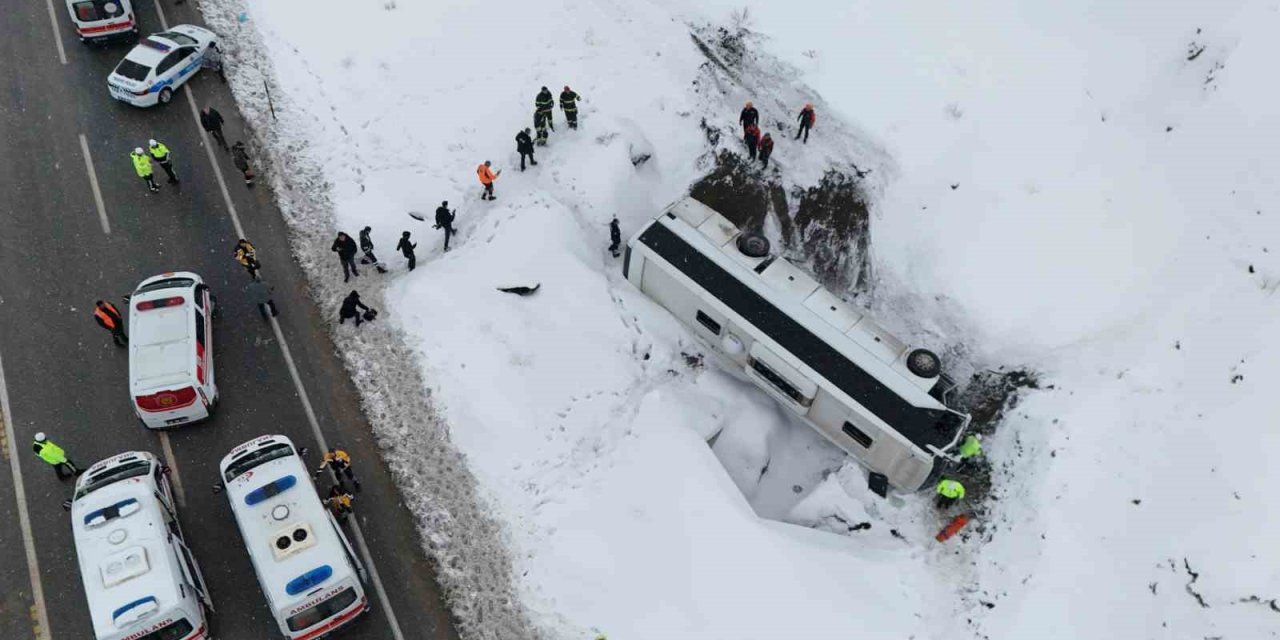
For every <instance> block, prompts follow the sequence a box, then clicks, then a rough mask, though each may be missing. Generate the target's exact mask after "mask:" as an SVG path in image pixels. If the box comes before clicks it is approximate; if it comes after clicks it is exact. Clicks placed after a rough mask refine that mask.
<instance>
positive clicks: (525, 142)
mask: <svg viewBox="0 0 1280 640" xmlns="http://www.w3.org/2000/svg"><path fill="white" fill-rule="evenodd" d="M516 151H517V152H518V153H519V154H520V170H521V171H524V158H525V156H529V164H531V165H533V166H535V167H536V166H538V161H537V160H534V159H533V138H530V137H529V128H528V127H525V128H524V129H523V130H522V131H521V132H520V133H517V134H516Z"/></svg>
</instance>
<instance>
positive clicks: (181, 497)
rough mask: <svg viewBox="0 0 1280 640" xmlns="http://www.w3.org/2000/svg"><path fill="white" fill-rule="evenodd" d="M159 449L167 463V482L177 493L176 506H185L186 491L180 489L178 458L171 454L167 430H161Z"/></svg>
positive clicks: (180, 479) (171, 447) (171, 449)
mask: <svg viewBox="0 0 1280 640" xmlns="http://www.w3.org/2000/svg"><path fill="white" fill-rule="evenodd" d="M159 433H160V450H161V451H162V452H164V463H165V464H167V465H169V483H170V484H172V485H173V491H174V493H177V494H178V495H177V499H178V506H179V507H182V508H183V509H185V508H187V493H186V492H185V491H183V490H182V476H180V475H178V458H177V456H174V455H173V445H171V444H169V432H168V431H161V432H159Z"/></svg>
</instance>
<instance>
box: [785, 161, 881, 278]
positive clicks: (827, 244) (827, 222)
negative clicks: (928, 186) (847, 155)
mask: <svg viewBox="0 0 1280 640" xmlns="http://www.w3.org/2000/svg"><path fill="white" fill-rule="evenodd" d="M797 192H798V193H796V194H795V195H797V196H798V198H797V199H798V200H799V202H800V204H799V206H798V207H797V208H796V215H795V225H796V227H797V228H798V229H799V231H800V242H801V243H802V244H803V246H804V254H805V256H806V258H807V260H808V262H809V264H810V266H811V267H812V269H813V271H814V275H816V276H817V277H818V280H819V281H820V282H822V284H823V285H824V286H826V287H827V288H828V289H833V290H836V291H852V292H853V293H854V294H855V295H858V294H861V293H866V292H868V291H869V290H870V288H871V269H870V260H869V256H870V254H869V252H868V248H869V247H870V242H871V218H870V215H869V214H868V212H867V204H866V202H865V200H864V198H863V194H862V192H861V191H860V190H859V189H858V179H857V178H856V177H853V176H849V175H847V174H844V173H840V172H839V171H828V172H827V174H826V175H824V176H823V177H822V182H820V183H819V184H818V185H817V186H813V187H809V188H808V189H805V190H803V191H801V190H799V189H797Z"/></svg>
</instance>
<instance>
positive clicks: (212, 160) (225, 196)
mask: <svg viewBox="0 0 1280 640" xmlns="http://www.w3.org/2000/svg"><path fill="white" fill-rule="evenodd" d="M156 8H157V9H159V8H160V5H159V3H157V4H156ZM165 28H166V29H167V28H168V27H165ZM183 93H185V94H187V105H188V106H190V107H191V117H192V118H195V121H196V130H197V131H199V132H200V139H201V140H203V141H204V153H205V155H206V156H208V157H209V164H211V165H213V177H214V178H216V179H217V180H218V188H219V189H221V190H222V200H223V202H226V203H227V213H229V214H231V225H232V226H234V227H235V228H236V237H237V238H244V237H246V236H245V235H244V227H242V226H240V216H239V214H237V213H236V205H235V203H233V202H231V192H229V191H227V180H226V179H225V178H223V177H222V169H221V168H220V167H219V166H218V158H217V157H215V156H214V155H213V138H210V137H209V132H208V131H205V130H204V127H202V126H200V109H198V108H196V99H195V96H193V95H192V92H191V87H190V86H189V85H188V86H186V87H184V91H183Z"/></svg>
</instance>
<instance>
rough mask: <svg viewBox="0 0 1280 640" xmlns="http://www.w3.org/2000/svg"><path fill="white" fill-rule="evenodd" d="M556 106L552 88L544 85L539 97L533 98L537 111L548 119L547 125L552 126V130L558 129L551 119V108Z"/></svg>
mask: <svg viewBox="0 0 1280 640" xmlns="http://www.w3.org/2000/svg"><path fill="white" fill-rule="evenodd" d="M555 106H556V99H555V98H554V97H552V96H551V90H550V89H548V88H546V87H543V88H542V91H539V92H538V97H536V98H534V99H533V108H534V110H535V113H540V114H542V116H543V118H545V119H546V120H545V122H546V123H547V126H548V127H551V130H552V131H555V130H556V125H555V123H553V122H552V121H551V110H552V109H554V108H555Z"/></svg>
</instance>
